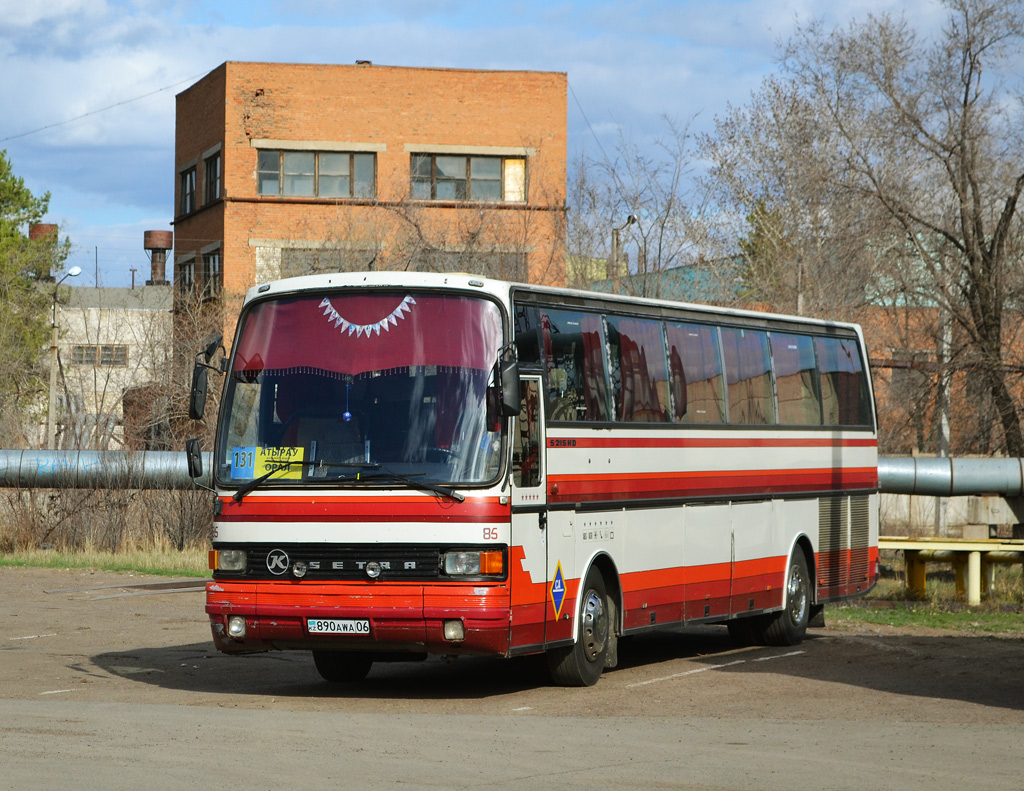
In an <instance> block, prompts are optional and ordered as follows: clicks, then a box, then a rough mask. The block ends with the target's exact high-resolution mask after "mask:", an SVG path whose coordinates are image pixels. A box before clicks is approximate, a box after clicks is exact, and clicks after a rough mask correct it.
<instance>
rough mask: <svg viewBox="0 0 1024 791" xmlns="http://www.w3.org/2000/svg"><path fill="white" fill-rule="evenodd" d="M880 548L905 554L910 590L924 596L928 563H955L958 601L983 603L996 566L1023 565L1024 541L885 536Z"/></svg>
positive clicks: (880, 540)
mask: <svg viewBox="0 0 1024 791" xmlns="http://www.w3.org/2000/svg"><path fill="white" fill-rule="evenodd" d="M878 548H879V549H880V550H884V549H895V550H899V551H901V552H903V557H904V560H905V561H906V567H907V583H906V585H907V591H908V592H909V593H910V594H912V595H914V596H919V597H922V598H923V597H924V595H925V582H926V579H925V576H926V575H925V567H926V566H927V564H928V563H952V564H953V569H954V570H955V572H956V592H957V598H958V599H966V601H967V603H968V604H971V605H975V604H981V594H982V592H983V591H984V590H987V589H988V588H989V587H990V586H991V583H992V572H993V570H994V564H996V563H1022V564H1024V541H1016V540H1006V539H969V538H899V537H894V536H882V537H880V538H879V539H878Z"/></svg>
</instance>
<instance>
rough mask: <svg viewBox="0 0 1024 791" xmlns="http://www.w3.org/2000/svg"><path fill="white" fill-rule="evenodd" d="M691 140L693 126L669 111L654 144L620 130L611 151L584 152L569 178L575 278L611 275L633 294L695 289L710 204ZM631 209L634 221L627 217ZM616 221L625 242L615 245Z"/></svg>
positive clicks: (576, 281)
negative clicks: (696, 170) (605, 263)
mask: <svg viewBox="0 0 1024 791" xmlns="http://www.w3.org/2000/svg"><path fill="white" fill-rule="evenodd" d="M692 148H693V138H692V136H691V134H690V131H689V126H688V125H680V124H678V123H676V122H675V121H673V120H671V119H668V118H666V119H665V131H664V133H663V134H662V135H661V136H660V137H659V138H658V139H657V140H656V141H655V142H654V145H653V146H652V147H642V146H641V145H639V144H638V143H637V142H635V141H633V140H632V139H630V138H629V136H628V135H627V134H625V133H621V134H620V136H619V139H618V142H617V144H616V146H615V148H614V150H613V151H612V152H611V154H610V155H608V154H607V153H606V152H604V151H603V150H602V152H601V153H602V156H601V157H600V158H597V159H592V158H585V157H583V156H580V157H578V158H577V161H576V163H575V166H574V169H573V172H572V173H571V174H570V179H569V200H570V205H571V210H570V213H569V217H568V223H567V231H566V233H567V238H568V244H569V250H570V256H571V259H572V263H571V264H570V267H569V282H570V284H571V285H576V286H587V285H589V283H590V282H592V281H594V280H597V279H605V278H606V279H609V280H612V281H615V283H614V284H613V285H612V287H613V288H615V287H616V285H615V284H617V287H618V288H619V290H621V291H623V292H625V293H630V294H633V295H634V296H644V297H676V298H678V297H681V296H684V293H683V292H684V291H685V292H687V293H686V294H685V295H686V296H688V297H692V296H693V292H694V290H695V286H697V285H698V284H695V283H693V282H691V281H692V280H693V279H694V278H695V277H696V276H697V275H696V267H699V266H700V264H701V262H702V261H703V259H702V258H701V256H700V250H701V249H702V244H703V237H704V219H703V218H704V212H705V208H706V206H705V199H704V195H703V194H702V192H701V191H700V190H699V189H698V188H697V186H696V183H695V181H694V179H693V175H694V161H693V153H692ZM631 216H632V217H634V218H635V221H632V222H629V223H628V224H627V220H628V218H630V217H631ZM613 229H618V232H619V236H618V238H619V242H620V243H619V246H618V250H617V251H615V252H613V250H612V249H611V246H612V241H611V240H612V231H613ZM616 252H617V255H616V254H615V253H616ZM613 257H614V258H617V259H618V260H617V261H613V260H612V258H613ZM602 258H603V259H604V260H606V261H608V266H607V268H606V270H605V271H604V272H601V271H600V268H599V267H595V266H594V264H595V262H597V261H598V260H600V259H602ZM691 267H693V268H694V269H692V270H691V269H689V268H691ZM616 269H617V271H613V270H616ZM684 271H685V272H686V275H685V276H684V275H683V272H684ZM668 272H672V273H673V274H672V277H668V276H666V273H668ZM706 274H708V275H713V274H715V273H714V272H712V271H711V269H708V270H707V271H706ZM620 275H621V277H620ZM683 281H685V282H686V286H685V287H683V288H681V287H680V283H681V282H683Z"/></svg>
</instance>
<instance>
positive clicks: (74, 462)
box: [0, 450, 1024, 497]
mask: <svg viewBox="0 0 1024 791" xmlns="http://www.w3.org/2000/svg"><path fill="white" fill-rule="evenodd" d="M211 464H212V461H211V454H210V453H209V452H206V453H204V454H203V476H202V477H201V478H200V479H199V481H198V482H193V481H192V479H191V478H189V476H188V465H187V463H186V461H185V453H184V451H153V450H151V451H102V450H0V486H6V487H12V488H31V487H38V488H42V489H53V488H62V487H67V488H77V489H191V488H193V487H194V486H196V483H198V484H201V485H203V486H210V485H211V483H210V482H211V475H210V470H211ZM878 488H879V490H880V491H882V492H885V493H888V494H919V495H927V496H932V497H957V496H963V495H980V494H999V495H1003V496H1004V497H1020V496H1021V495H1022V494H1024V459H1019V458H1014V459H1009V458H977V459H975V458H956V457H947V458H917V457H912V456H888V457H886V456H883V457H880V458H879V459H878Z"/></svg>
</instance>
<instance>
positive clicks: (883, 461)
mask: <svg viewBox="0 0 1024 791" xmlns="http://www.w3.org/2000/svg"><path fill="white" fill-rule="evenodd" d="M1022 465H1024V459H1019V458H1014V459H1010V458H979V459H973V458H959V457H945V458H927V459H924V458H917V457H912V456H889V457H884V456H883V457H881V458H879V459H878V488H879V490H880V491H882V492H885V493H887V494H920V495H929V496H932V497H958V496H964V495H982V494H998V495H1002V496H1004V497H1020V496H1021V495H1022V494H1024V466H1022Z"/></svg>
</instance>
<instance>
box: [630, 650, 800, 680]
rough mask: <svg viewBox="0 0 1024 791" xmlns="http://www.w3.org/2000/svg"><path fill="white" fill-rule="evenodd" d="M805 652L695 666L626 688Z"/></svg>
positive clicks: (791, 652)
mask: <svg viewBox="0 0 1024 791" xmlns="http://www.w3.org/2000/svg"><path fill="white" fill-rule="evenodd" d="M803 653H805V652H804V651H790V652H789V653H787V654H774V655H772V656H759V657H755V658H754V659H737V660H735V661H733V662H725V663H724V664H721V665H704V666H703V667H695V668H693V669H692V670H684V671H682V672H680V673H673V674H672V675H670V676H661V677H660V678H650V679H648V680H647V681H637V682H635V683H633V684H627V685H626V688H627V689H628V688H631V687H645V686H647V685H648V684H657V683H659V682H661V681H671V680H672V679H675V678H682V677H683V676H692V675H695V674H696V673H706V672H708V671H709V670H722V669H723V668H727V667H735V666H736V665H745V664H747V663H748V662H770V661H771V660H773V659H784V658H786V657H789V656H799V655H800V654H803Z"/></svg>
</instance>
